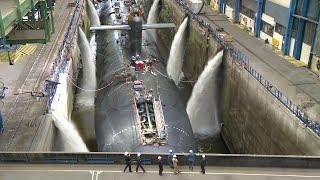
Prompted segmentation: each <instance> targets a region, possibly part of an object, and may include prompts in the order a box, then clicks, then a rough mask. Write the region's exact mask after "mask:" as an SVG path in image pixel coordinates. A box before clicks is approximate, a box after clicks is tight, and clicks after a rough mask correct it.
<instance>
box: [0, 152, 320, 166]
mask: <svg viewBox="0 0 320 180" xmlns="http://www.w3.org/2000/svg"><path fill="white" fill-rule="evenodd" d="M130 154H131V157H132V159H133V160H134V159H135V158H136V157H137V153H130ZM175 154H176V155H177V156H178V159H179V165H187V164H188V163H187V162H188V161H187V159H188V153H175ZM167 155H168V154H164V153H161V154H159V153H142V155H141V157H142V159H143V160H144V161H147V162H148V164H151V165H157V162H158V159H157V158H158V156H162V157H163V159H167ZM201 155H202V154H199V153H196V161H195V165H199V162H200V159H201ZM206 161H207V165H208V166H229V167H273V168H320V157H319V156H292V155H291V156H290V155H289V156H286V155H283V156H280V155H248V154H206ZM0 163H1V164H4V163H20V164H21V163H26V164H108V165H110V164H114V165H119V164H124V156H123V153H114V152H90V153H65V152H1V153H0Z"/></svg>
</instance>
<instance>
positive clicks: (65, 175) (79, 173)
mask: <svg viewBox="0 0 320 180" xmlns="http://www.w3.org/2000/svg"><path fill="white" fill-rule="evenodd" d="M123 168H124V166H119V165H117V166H113V165H48V164H46V165H43V164H33V165H30V164H29V165H25V164H2V165H0V179H2V180H18V179H19V180H20V179H24V180H41V179H46V180H56V179H59V180H71V179H77V180H106V179H113V180H127V179H131V180H149V179H153V180H157V179H173V180H180V179H181V180H182V179H183V180H189V179H190V180H191V179H199V180H200V179H201V180H212V179H215V180H289V179H290V180H293V179H296V180H305V179H310V180H312V179H319V178H320V173H319V170H318V169H281V168H279V169H274V168H243V167H241V168H240V167H207V168H206V174H205V175H203V174H200V169H199V167H195V168H194V171H193V172H190V171H189V170H188V169H187V167H181V168H180V170H181V171H182V172H181V174H178V175H174V174H173V171H172V170H171V169H169V168H167V167H165V168H164V172H163V176H159V175H158V169H157V167H156V166H145V169H146V171H147V172H146V173H142V172H141V170H140V172H139V173H136V172H132V173H129V172H126V173H123V171H122V170H123ZM132 170H133V171H135V165H133V166H132Z"/></svg>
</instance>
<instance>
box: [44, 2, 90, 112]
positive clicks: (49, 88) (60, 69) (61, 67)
mask: <svg viewBox="0 0 320 180" xmlns="http://www.w3.org/2000/svg"><path fill="white" fill-rule="evenodd" d="M80 1H82V4H81V5H80ZM83 3H84V1H83V0H77V1H76V3H75V8H74V11H73V13H72V17H71V19H70V22H69V24H68V27H67V30H66V32H65V34H64V37H63V41H62V43H61V45H60V47H59V50H58V54H57V56H56V58H55V60H54V62H53V65H52V67H51V69H50V78H51V80H50V81H47V84H46V90H45V91H46V92H48V94H49V95H48V96H49V97H48V100H47V105H46V108H47V110H48V109H50V108H51V104H52V101H53V99H54V96H55V93H56V90H57V84H56V83H52V82H58V81H59V77H60V74H61V73H64V72H65V70H66V67H67V65H68V63H69V62H70V61H69V60H70V58H71V56H70V55H67V56H65V55H64V53H65V52H66V53H71V48H72V42H73V38H74V37H75V33H76V32H78V27H75V30H74V31H73V33H71V29H72V27H73V26H77V25H78V23H79V20H80V17H81V10H82V9H80V7H83ZM77 14H78V17H77V19H76V15H77Z"/></svg>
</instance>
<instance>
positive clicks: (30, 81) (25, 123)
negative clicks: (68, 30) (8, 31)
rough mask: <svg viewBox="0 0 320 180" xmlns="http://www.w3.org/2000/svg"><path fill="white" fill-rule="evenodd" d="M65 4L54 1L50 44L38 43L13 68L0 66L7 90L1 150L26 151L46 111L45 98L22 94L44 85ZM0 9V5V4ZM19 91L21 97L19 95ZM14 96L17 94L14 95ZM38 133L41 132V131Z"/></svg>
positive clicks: (62, 25) (66, 11)
mask: <svg viewBox="0 0 320 180" xmlns="http://www.w3.org/2000/svg"><path fill="white" fill-rule="evenodd" d="M67 5H68V1H57V2H56V6H55V11H54V19H55V27H56V31H55V32H56V33H55V34H53V36H52V40H51V42H49V43H47V44H37V49H36V51H35V52H34V53H33V54H32V55H26V56H23V57H22V58H20V60H19V61H18V62H17V63H16V64H15V65H13V66H9V64H8V63H7V62H6V63H0V78H1V79H0V80H1V81H3V82H4V83H5V86H7V87H9V93H8V94H7V96H6V98H5V99H4V100H3V101H4V105H2V104H0V109H1V112H2V114H3V117H4V121H5V124H4V125H5V131H4V133H3V134H0V150H1V151H22V150H29V148H30V146H31V144H32V143H33V140H34V138H35V137H36V136H37V132H38V131H39V127H40V125H41V123H43V118H45V117H44V116H43V117H42V119H40V118H39V117H40V116H41V115H42V114H43V113H44V112H45V105H46V101H45V98H41V99H37V98H35V97H32V96H31V95H30V93H25V94H23V92H25V91H37V89H38V87H39V86H41V85H43V81H44V79H45V77H44V75H45V74H46V72H47V71H48V67H49V66H50V64H51V62H52V61H53V58H54V55H55V54H56V51H57V47H58V46H57V44H58V43H60V41H61V37H62V36H63V34H64V33H63V32H64V29H65V27H66V24H67V23H68V21H67V20H68V18H69V15H70V12H71V10H72V8H68V6H67ZM0 6H1V5H0ZM19 91H20V94H19ZM17 93H18V94H19V95H17ZM40 130H41V129H40Z"/></svg>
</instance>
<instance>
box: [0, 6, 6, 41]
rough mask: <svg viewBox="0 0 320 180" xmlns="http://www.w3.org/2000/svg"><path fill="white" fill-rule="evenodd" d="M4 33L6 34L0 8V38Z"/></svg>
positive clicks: (3, 36)
mask: <svg viewBox="0 0 320 180" xmlns="http://www.w3.org/2000/svg"><path fill="white" fill-rule="evenodd" d="M5 35H6V32H5V29H4V23H3V19H2V14H1V10H0V38H5Z"/></svg>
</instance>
